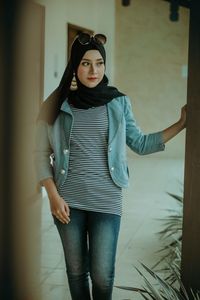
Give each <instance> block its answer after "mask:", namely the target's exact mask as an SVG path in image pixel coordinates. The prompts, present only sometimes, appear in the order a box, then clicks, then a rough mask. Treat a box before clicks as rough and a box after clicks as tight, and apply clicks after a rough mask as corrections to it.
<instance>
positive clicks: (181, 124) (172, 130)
mask: <svg viewBox="0 0 200 300" xmlns="http://www.w3.org/2000/svg"><path fill="white" fill-rule="evenodd" d="M186 109H187V105H184V106H183V107H182V108H181V117H180V119H179V120H178V122H176V123H175V124H173V125H171V126H170V127H168V128H166V129H164V130H163V142H164V143H167V142H168V141H169V140H171V139H172V138H173V137H174V136H176V135H177V134H178V133H179V132H180V131H181V130H183V129H184V128H185V127H186Z"/></svg>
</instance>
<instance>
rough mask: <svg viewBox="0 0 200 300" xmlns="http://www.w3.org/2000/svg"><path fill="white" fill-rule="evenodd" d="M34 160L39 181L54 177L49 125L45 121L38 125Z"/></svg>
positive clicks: (39, 122)
mask: <svg viewBox="0 0 200 300" xmlns="http://www.w3.org/2000/svg"><path fill="white" fill-rule="evenodd" d="M35 140H36V141H35V150H34V160H35V168H36V176H37V179H38V181H41V180H43V179H46V178H49V177H53V169H52V165H51V163H50V162H51V160H50V155H51V154H52V148H51V145H50V143H49V137H48V124H47V123H46V122H44V121H38V122H37V124H36V138H35Z"/></svg>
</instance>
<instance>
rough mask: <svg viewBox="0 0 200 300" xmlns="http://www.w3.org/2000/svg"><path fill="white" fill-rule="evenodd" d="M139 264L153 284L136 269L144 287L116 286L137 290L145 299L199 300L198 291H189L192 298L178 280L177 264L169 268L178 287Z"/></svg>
mask: <svg viewBox="0 0 200 300" xmlns="http://www.w3.org/2000/svg"><path fill="white" fill-rule="evenodd" d="M141 265H142V267H143V268H144V270H145V271H146V272H147V273H148V274H150V275H151V277H152V278H153V279H154V280H155V283H154V284H153V283H152V282H151V281H150V280H149V279H147V276H145V275H144V273H142V272H141V271H139V270H138V269H137V271H138V273H139V274H140V275H141V276H142V277H143V279H144V282H145V287H143V288H141V289H140V288H135V287H125V286H116V287H117V288H120V289H123V290H129V291H134V292H138V293H139V294H140V295H141V296H142V297H143V299H145V300H152V299H153V300H200V293H196V294H194V293H193V292H192V291H191V293H192V298H191V295H190V296H189V295H188V293H187V292H186V290H185V288H184V286H183V284H182V282H181V280H180V276H179V270H178V269H177V266H175V265H172V266H170V268H171V272H172V273H173V274H174V276H176V278H177V281H178V283H179V286H180V289H179V288H176V287H173V286H171V285H170V284H169V283H168V282H167V281H166V280H163V279H162V278H161V277H160V276H158V275H157V274H156V273H155V272H153V271H152V270H151V269H149V268H148V267H147V266H145V265H144V264H141Z"/></svg>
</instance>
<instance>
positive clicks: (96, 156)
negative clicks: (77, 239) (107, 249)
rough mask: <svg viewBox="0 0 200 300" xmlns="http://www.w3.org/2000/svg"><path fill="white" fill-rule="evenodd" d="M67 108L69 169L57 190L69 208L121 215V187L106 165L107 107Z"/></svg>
mask: <svg viewBox="0 0 200 300" xmlns="http://www.w3.org/2000/svg"><path fill="white" fill-rule="evenodd" d="M71 110H72V113H73V116H74V125H73V127H72V132H71V138H70V158H69V170H68V176H67V178H66V180H65V182H64V183H63V185H62V186H60V187H59V190H58V192H59V194H60V196H61V197H62V198H63V199H64V200H65V201H66V202H67V203H68V204H69V206H70V207H72V208H77V209H82V210H88V211H94V212H103V213H111V214H117V215H121V211H122V189H121V188H120V187H118V186H116V185H115V184H114V182H113V180H112V178H111V176H110V173H109V169H108V160H107V149H108V116H107V107H106V105H104V106H100V107H95V108H89V109H79V108H74V107H71Z"/></svg>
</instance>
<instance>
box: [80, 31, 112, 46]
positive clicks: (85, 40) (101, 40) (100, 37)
mask: <svg viewBox="0 0 200 300" xmlns="http://www.w3.org/2000/svg"><path fill="white" fill-rule="evenodd" d="M106 40H107V38H106V36H105V35H104V34H101V33H98V34H95V35H90V34H88V33H84V32H82V33H80V34H79V35H78V41H79V43H80V44H81V45H88V44H89V43H91V41H95V42H96V43H98V44H102V45H104V44H105V43H106Z"/></svg>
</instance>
